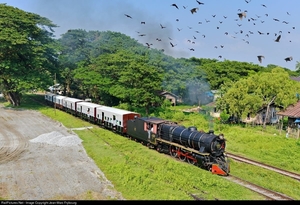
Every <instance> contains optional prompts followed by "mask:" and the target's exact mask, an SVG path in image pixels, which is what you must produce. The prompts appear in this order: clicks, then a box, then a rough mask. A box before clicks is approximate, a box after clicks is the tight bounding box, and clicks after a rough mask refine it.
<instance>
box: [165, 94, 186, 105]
mask: <svg viewBox="0 0 300 205" xmlns="http://www.w3.org/2000/svg"><path fill="white" fill-rule="evenodd" d="M160 95H161V96H164V97H165V98H166V99H168V100H170V102H171V104H172V106H176V105H177V103H180V102H182V100H181V98H180V97H178V96H177V95H175V94H173V93H171V92H168V91H162V92H161V93H160Z"/></svg>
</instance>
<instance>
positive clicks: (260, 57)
mask: <svg viewBox="0 0 300 205" xmlns="http://www.w3.org/2000/svg"><path fill="white" fill-rule="evenodd" d="M262 58H265V57H264V56H257V59H258V61H259V62H260V63H261V62H262Z"/></svg>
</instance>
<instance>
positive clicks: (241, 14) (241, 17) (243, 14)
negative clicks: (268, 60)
mask: <svg viewBox="0 0 300 205" xmlns="http://www.w3.org/2000/svg"><path fill="white" fill-rule="evenodd" d="M244 1H245V3H246V4H248V3H251V0H244ZM170 6H171V7H174V8H175V9H176V10H179V9H182V8H183V9H187V10H189V11H190V13H191V14H192V15H193V14H195V13H197V12H198V10H199V7H200V6H201V7H202V6H205V3H203V2H200V1H198V0H196V3H195V7H193V8H191V9H188V6H184V5H182V8H181V6H179V5H177V4H176V3H173V4H171V5H170ZM260 6H262V7H264V8H266V9H267V6H266V5H265V4H260ZM266 11H267V10H266ZM247 14H248V11H247V10H243V11H242V10H241V9H238V10H237V13H236V18H235V19H234V21H237V26H238V27H241V26H242V23H238V22H245V21H246V22H248V23H252V24H253V25H256V24H257V23H264V22H265V20H264V18H261V17H263V16H264V17H265V18H267V17H268V16H269V15H268V13H265V14H264V15H261V16H259V15H256V17H253V16H252V17H248V15H247ZM124 15H125V16H126V17H128V18H130V19H132V18H133V17H132V16H130V15H128V14H124ZM286 15H288V16H290V15H291V14H290V13H289V12H286ZM216 16H217V15H216V14H213V15H212V17H213V18H215V17H216ZM221 18H222V21H221V20H219V26H217V27H216V28H217V29H219V28H220V25H221V24H222V23H223V21H225V20H226V19H227V16H224V15H223V17H221ZM272 20H274V21H276V22H279V23H283V24H289V22H287V21H280V20H279V19H277V18H272ZM175 21H177V22H178V21H179V19H178V18H177V19H175ZM205 22H206V23H209V22H210V20H209V19H205ZM140 23H141V24H146V22H145V21H141V22H140ZM198 24H202V22H201V21H199V22H198ZM160 28H161V29H165V28H166V26H164V25H162V24H160ZM188 28H189V29H192V27H191V26H188ZM291 29H295V26H293V27H291ZM177 30H178V32H180V31H181V30H182V28H177ZM195 32H196V33H200V32H199V31H197V30H196V31H195ZM137 33H139V35H138V36H139V37H143V36H146V34H145V33H140V32H139V31H137ZM234 33H235V34H244V35H245V37H246V38H249V37H250V35H253V34H254V33H255V32H253V31H249V32H245V31H243V30H239V31H235V32H234ZM257 33H258V34H259V35H270V33H265V32H261V31H257ZM287 33H288V34H290V33H291V32H290V31H288V32H287ZM224 34H225V35H229V32H225V33H224ZM274 35H275V37H276V39H274V43H280V40H281V37H282V35H283V32H282V31H279V32H276V33H275V34H274ZM205 37H206V36H205V34H202V38H205ZM231 37H232V38H236V36H234V35H232V36H231ZM246 38H243V39H242V40H243V41H244V42H245V43H247V44H249V40H246ZM191 39H193V40H191ZM191 39H189V40H187V41H188V42H189V43H191V44H195V40H196V39H197V37H196V36H195V35H193V36H192V38H191ZM155 40H156V41H162V39H161V38H159V37H157V38H156V39H155ZM169 40H170V42H169V43H170V46H171V47H175V46H177V44H174V43H172V38H170V37H169ZM289 42H291V41H289ZM145 44H146V45H147V47H148V48H150V47H151V46H152V45H153V43H145ZM223 47H224V45H220V46H214V48H223ZM189 50H190V51H195V49H194V48H189ZM161 51H164V49H161ZM218 58H222V55H219V56H218ZM264 58H265V57H264V56H263V55H258V56H257V59H258V62H259V63H262V60H263V59H264ZM284 60H285V61H286V62H288V61H292V60H293V57H292V56H288V57H285V58H284Z"/></svg>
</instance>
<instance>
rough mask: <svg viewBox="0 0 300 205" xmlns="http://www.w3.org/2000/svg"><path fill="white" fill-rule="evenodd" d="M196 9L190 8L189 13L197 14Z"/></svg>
mask: <svg viewBox="0 0 300 205" xmlns="http://www.w3.org/2000/svg"><path fill="white" fill-rule="evenodd" d="M198 9H199V8H192V9H191V13H192V14H194V13H197V10H198Z"/></svg>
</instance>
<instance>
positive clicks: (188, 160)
mask: <svg viewBox="0 0 300 205" xmlns="http://www.w3.org/2000/svg"><path fill="white" fill-rule="evenodd" d="M186 161H187V162H188V163H189V164H193V165H194V164H196V160H194V159H192V158H189V157H187V158H186Z"/></svg>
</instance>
